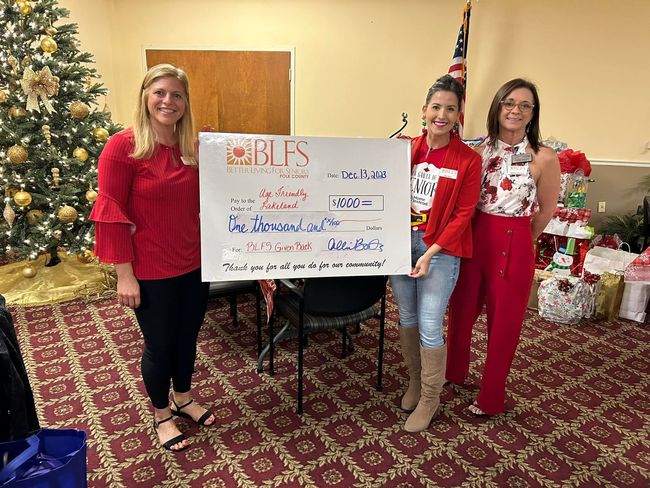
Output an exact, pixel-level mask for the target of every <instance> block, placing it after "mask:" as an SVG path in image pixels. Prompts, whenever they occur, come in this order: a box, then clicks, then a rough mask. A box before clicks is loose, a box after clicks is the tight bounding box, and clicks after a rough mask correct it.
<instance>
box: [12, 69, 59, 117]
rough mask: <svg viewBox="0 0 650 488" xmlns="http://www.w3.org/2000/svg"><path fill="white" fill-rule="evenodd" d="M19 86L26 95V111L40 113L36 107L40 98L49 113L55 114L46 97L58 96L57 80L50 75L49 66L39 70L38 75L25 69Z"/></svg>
mask: <svg viewBox="0 0 650 488" xmlns="http://www.w3.org/2000/svg"><path fill="white" fill-rule="evenodd" d="M20 84H21V86H22V87H23V91H24V92H25V95H27V110H36V111H37V112H40V111H41V109H40V108H39V107H38V99H39V98H40V99H41V100H42V101H43V105H45V108H46V109H47V111H48V112H49V113H52V112H56V110H54V107H52V104H51V103H50V100H49V99H48V97H54V96H56V95H58V93H59V78H58V77H56V76H53V75H52V72H51V71H50V68H49V66H46V67H45V68H43V69H41V71H39V72H38V73H35V72H34V71H33V70H32V69H31V68H30V67H27V68H25V70H24V71H23V79H22V80H20Z"/></svg>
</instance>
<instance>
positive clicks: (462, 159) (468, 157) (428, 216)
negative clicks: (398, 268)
mask: <svg viewBox="0 0 650 488" xmlns="http://www.w3.org/2000/svg"><path fill="white" fill-rule="evenodd" d="M463 92H464V88H463V86H462V85H461V84H460V83H459V82H457V81H456V80H455V79H454V78H453V77H451V76H449V75H445V76H443V77H442V78H440V79H438V80H437V81H436V82H435V83H434V84H433V86H432V87H431V88H430V89H429V92H428V94H427V97H426V102H425V105H424V106H423V107H422V121H423V122H422V123H423V126H424V129H423V134H422V135H421V136H419V137H417V138H415V139H413V140H412V153H411V229H412V230H413V232H411V260H412V265H413V270H412V271H411V273H410V274H409V275H396V276H391V278H390V281H391V286H392V289H393V294H394V295H395V298H396V299H397V305H398V309H399V317H400V329H399V330H400V343H401V346H402V353H403V355H404V361H405V362H406V365H407V367H408V371H409V384H408V389H407V390H406V393H405V394H404V397H403V398H402V408H403V409H404V410H406V411H413V412H412V413H411V415H410V416H409V418H408V420H407V421H406V423H405V424H404V429H405V430H407V431H409V432H419V431H421V430H424V429H426V428H427V427H428V426H429V424H430V423H431V420H432V419H433V418H434V416H435V415H436V414H437V412H438V407H439V406H440V392H441V391H442V385H443V383H444V380H445V362H446V353H447V351H446V345H445V340H444V338H443V336H442V321H443V318H444V315H445V309H446V308H447V302H448V300H449V297H450V295H451V292H452V291H453V289H454V286H455V285H456V280H457V279H458V272H459V268H460V258H461V257H468V256H471V254H472V228H471V226H470V219H471V217H472V214H473V213H474V208H475V207H476V203H477V201H478V197H479V187H480V175H481V159H480V157H479V155H478V154H477V153H476V152H474V151H473V150H472V149H470V148H469V147H467V146H466V145H465V144H463V142H462V141H461V139H460V137H458V134H457V133H456V131H455V130H454V128H455V127H456V125H457V122H458V118H459V115H460V107H461V100H462V98H463Z"/></svg>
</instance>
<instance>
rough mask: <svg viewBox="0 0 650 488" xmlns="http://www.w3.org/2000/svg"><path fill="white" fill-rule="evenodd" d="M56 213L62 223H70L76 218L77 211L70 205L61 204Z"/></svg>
mask: <svg viewBox="0 0 650 488" xmlns="http://www.w3.org/2000/svg"><path fill="white" fill-rule="evenodd" d="M56 215H57V217H59V220H60V221H61V222H63V223H64V224H70V223H72V222H74V221H75V220H77V211H76V210H75V209H74V208H73V207H71V206H70V205H63V207H61V208H60V209H59V211H58V213H57V214H56Z"/></svg>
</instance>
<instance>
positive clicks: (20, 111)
mask: <svg viewBox="0 0 650 488" xmlns="http://www.w3.org/2000/svg"><path fill="white" fill-rule="evenodd" d="M7 115H8V116H9V118H10V119H17V118H19V117H27V110H25V109H24V108H23V107H15V106H14V107H11V108H10V109H9V110H8V111H7Z"/></svg>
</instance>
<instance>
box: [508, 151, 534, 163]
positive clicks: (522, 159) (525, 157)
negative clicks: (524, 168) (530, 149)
mask: <svg viewBox="0 0 650 488" xmlns="http://www.w3.org/2000/svg"><path fill="white" fill-rule="evenodd" d="M532 160H533V155H532V154H530V153H522V154H513V155H512V162H513V163H514V164H517V163H530V162H531V161H532Z"/></svg>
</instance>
